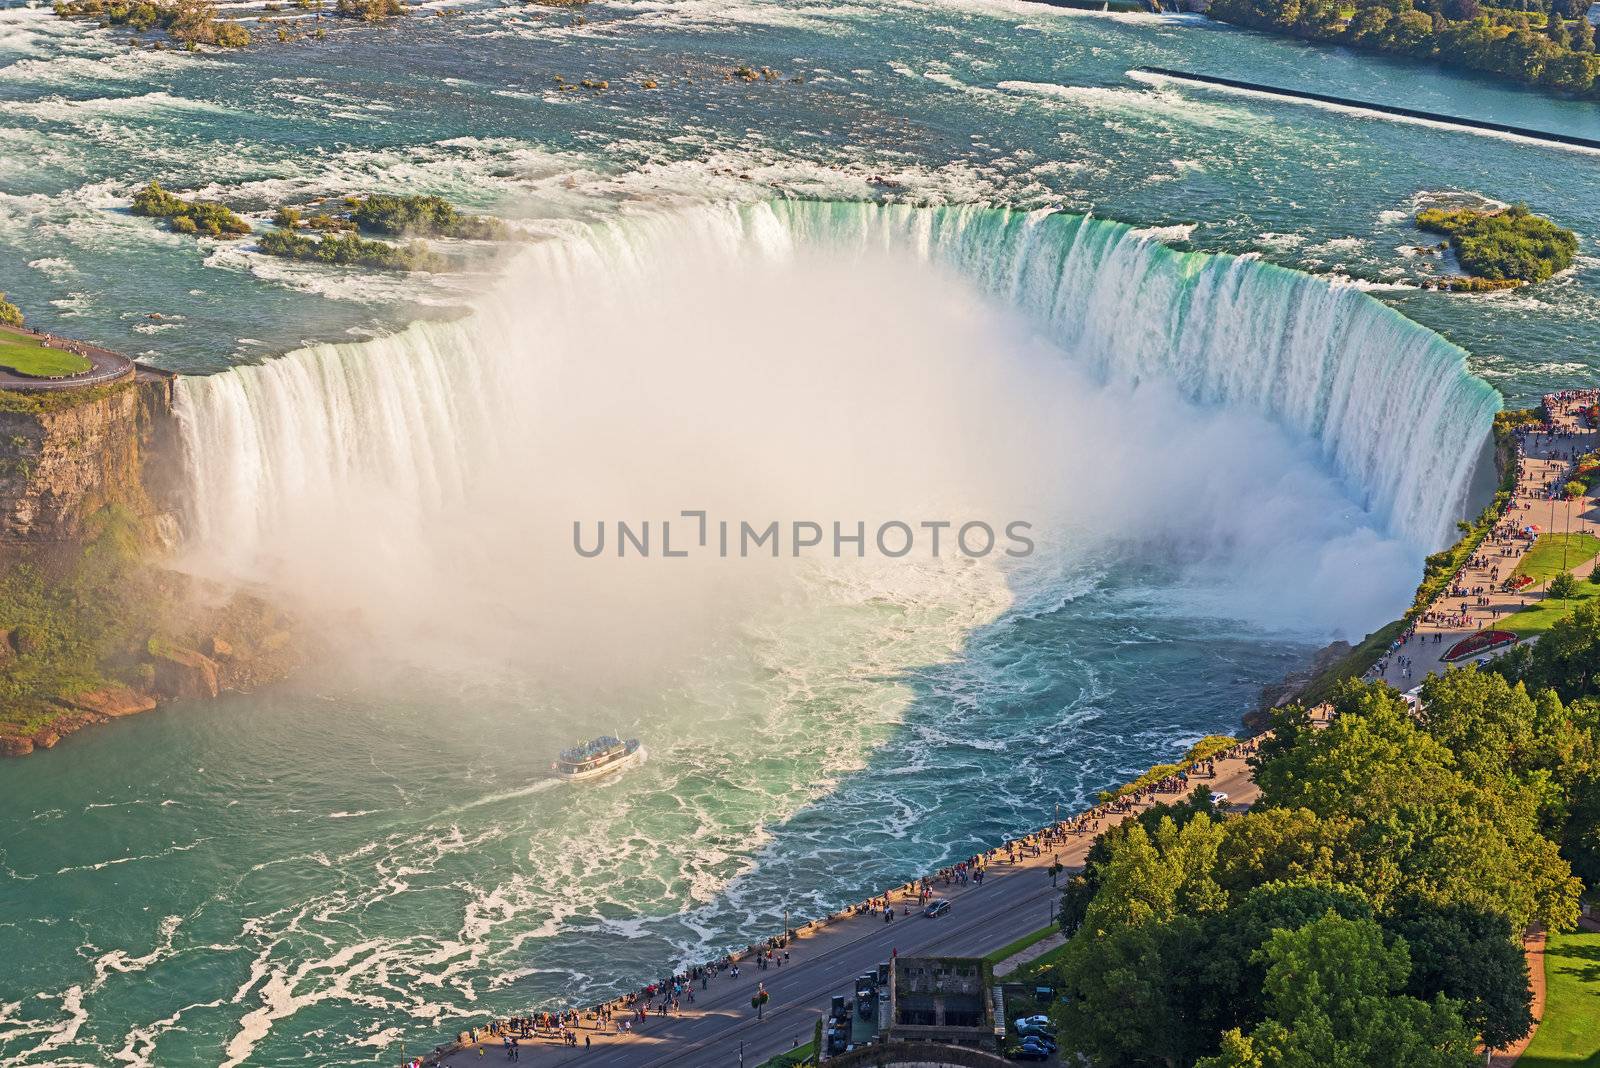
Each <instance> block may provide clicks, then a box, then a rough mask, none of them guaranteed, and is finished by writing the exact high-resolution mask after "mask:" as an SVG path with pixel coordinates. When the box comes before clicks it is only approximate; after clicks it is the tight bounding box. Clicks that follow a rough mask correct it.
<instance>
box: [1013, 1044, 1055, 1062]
mask: <svg viewBox="0 0 1600 1068" xmlns="http://www.w3.org/2000/svg"><path fill="white" fill-rule="evenodd" d="M1011 1059H1012V1060H1014V1061H1047V1060H1049V1059H1050V1054H1048V1053H1046V1052H1045V1051H1044V1049H1043V1048H1042V1047H1040V1046H1019V1047H1018V1048H1017V1049H1016V1050H1015V1051H1014V1052H1013V1053H1012V1054H1011Z"/></svg>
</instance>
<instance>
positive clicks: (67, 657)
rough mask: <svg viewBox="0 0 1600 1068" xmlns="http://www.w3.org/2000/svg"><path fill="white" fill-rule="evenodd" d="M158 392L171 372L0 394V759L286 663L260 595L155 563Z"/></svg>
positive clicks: (289, 649)
mask: <svg viewBox="0 0 1600 1068" xmlns="http://www.w3.org/2000/svg"><path fill="white" fill-rule="evenodd" d="M172 397H173V378H172V376H170V375H167V374H164V373H161V372H156V371H149V370H144V369H141V370H140V371H139V373H138V374H137V375H135V376H133V377H130V378H127V379H125V380H123V381H121V382H116V383H113V384H109V385H105V386H98V387H91V388H84V389H75V390H66V391H61V392H56V393H44V392H40V393H14V392H8V391H0V756H22V755H26V754H28V753H31V752H34V751H35V750H38V749H49V748H51V747H53V746H54V745H56V744H57V743H58V742H59V741H60V740H61V738H62V737H63V736H65V735H67V734H71V733H73V732H74V731H77V730H81V729H82V728H84V727H87V726H91V725H93V724H97V723H104V722H106V721H107V720H109V719H112V718H116V717H120V716H127V715H133V714H135V713H139V712H146V711H148V710H150V709H152V708H154V707H156V705H157V704H158V703H160V702H163V701H168V700H205V699H208V698H214V697H216V696H217V695H218V694H219V693H220V692H221V691H224V690H229V689H253V688H255V687H257V686H260V685H263V684H265V683H270V682H272V681H275V680H277V679H281V678H283V677H284V676H285V675H287V674H289V673H290V672H292V671H293V670H294V669H295V668H296V667H297V666H298V664H299V663H300V660H301V653H302V648H301V643H300V641H299V635H298V631H297V629H296V628H295V626H294V625H293V623H292V621H290V620H289V619H288V618H286V617H285V616H283V615H282V614H281V613H280V612H279V611H278V610H277V608H276V607H275V606H274V605H272V604H271V603H269V602H267V601H265V600H263V599H262V598H260V597H258V596H255V595H253V594H251V593H248V592H246V591H241V590H238V589H232V588H225V587H222V586H219V585H216V584H214V583H210V582H206V581H202V580H199V579H196V578H195V577H193V576H191V575H186V574H182V573H179V572H176V571H173V570H171V569H169V568H168V567H167V566H165V564H164V557H165V556H166V555H167V553H166V550H168V549H170V548H172V547H173V545H174V544H175V543H176V541H177V537H178V527H177V520H176V518H175V516H176V515H177V514H178V511H179V508H178V504H179V499H178V494H179V492H180V490H179V487H180V486H181V485H182V465H183V456H182V449H181V446H180V444H179V437H178V428H177V419H176V417H175V416H174V414H173V411H172Z"/></svg>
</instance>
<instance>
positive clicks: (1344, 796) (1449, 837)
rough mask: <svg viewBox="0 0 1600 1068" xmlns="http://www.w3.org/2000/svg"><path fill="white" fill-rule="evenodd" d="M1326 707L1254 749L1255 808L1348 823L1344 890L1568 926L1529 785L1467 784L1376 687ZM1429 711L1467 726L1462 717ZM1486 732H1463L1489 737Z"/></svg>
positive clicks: (1571, 898)
mask: <svg viewBox="0 0 1600 1068" xmlns="http://www.w3.org/2000/svg"><path fill="white" fill-rule="evenodd" d="M1541 644H1542V643H1541ZM1333 700H1334V704H1335V707H1336V708H1337V709H1339V711H1340V714H1339V715H1338V716H1336V718H1335V719H1334V721H1333V722H1332V723H1331V724H1329V725H1328V727H1327V728H1326V729H1323V730H1310V731H1303V732H1301V733H1299V734H1297V735H1296V736H1294V738H1293V739H1292V743H1291V744H1289V745H1288V746H1287V747H1282V746H1273V747H1271V748H1270V749H1269V747H1266V746H1264V747H1263V749H1264V750H1266V751H1267V755H1266V758H1265V760H1264V761H1263V763H1262V764H1261V766H1260V768H1259V770H1258V771H1257V773H1256V781H1257V782H1258V783H1259V784H1260V786H1261V790H1262V800H1261V805H1262V807H1264V808H1306V809H1309V810H1310V811H1312V812H1313V813H1315V814H1316V815H1318V816H1319V817H1321V818H1323V819H1329V818H1335V817H1342V818H1347V819H1352V820H1355V821H1357V822H1358V823H1359V824H1360V825H1361V826H1360V829H1359V830H1358V831H1357V832H1356V834H1355V836H1354V849H1355V852H1356V853H1357V854H1358V855H1359V857H1360V865H1359V870H1358V871H1356V872H1355V873H1354V874H1353V875H1351V876H1349V881H1351V882H1353V883H1355V884H1356V885H1358V886H1360V887H1361V889H1362V890H1364V891H1365V892H1366V893H1367V895H1368V896H1369V897H1371V898H1372V900H1373V902H1374V904H1376V905H1378V906H1379V907H1380V908H1381V907H1384V906H1385V904H1386V902H1387V901H1388V900H1389V898H1391V897H1392V896H1394V895H1396V894H1397V893H1400V892H1401V891H1406V892H1410V893H1421V894H1423V895H1425V896H1427V897H1429V898H1430V899H1432V900H1434V901H1438V902H1440V903H1446V902H1457V903H1463V904H1477V905H1480V906H1482V907H1484V908H1487V909H1498V910H1500V911H1503V912H1505V913H1506V914H1507V915H1508V916H1510V917H1511V919H1512V920H1513V922H1515V923H1517V924H1519V925H1521V924H1526V923H1530V922H1534V921H1541V922H1544V923H1547V924H1549V925H1550V926H1552V927H1555V928H1562V929H1564V928H1568V927H1570V926H1571V925H1572V924H1573V923H1575V922H1576V917H1577V895H1578V891H1579V889H1580V884H1578V882H1577V880H1575V879H1573V878H1572V875H1571V869H1570V866H1569V865H1568V864H1567V862H1566V861H1565V860H1564V859H1562V857H1561V856H1560V853H1559V850H1558V848H1557V846H1556V845H1555V843H1553V842H1552V841H1550V840H1549V839H1548V838H1546V837H1545V836H1544V835H1543V834H1541V833H1540V822H1539V820H1540V814H1541V804H1542V801H1543V793H1542V792H1541V790H1540V789H1539V788H1538V787H1537V786H1533V785H1522V784H1518V783H1516V782H1515V781H1511V782H1501V783H1496V784H1493V785H1486V784H1483V783H1480V782H1476V781H1474V780H1473V778H1472V777H1471V774H1470V773H1468V774H1464V773H1462V772H1461V771H1459V770H1458V768H1457V761H1456V758H1455V755H1454V754H1453V753H1452V752H1451V751H1450V750H1449V749H1448V748H1447V747H1446V746H1445V745H1444V744H1443V743H1441V742H1439V741H1437V740H1436V739H1434V738H1433V737H1431V736H1430V735H1429V734H1428V733H1427V732H1426V731H1425V730H1424V728H1423V726H1422V725H1421V724H1419V723H1418V722H1417V720H1416V718H1415V717H1414V716H1413V715H1412V713H1411V710H1410V706H1409V705H1407V704H1406V703H1405V702H1404V701H1402V700H1401V699H1400V696H1399V694H1397V693H1396V692H1395V691H1394V690H1392V689H1391V688H1389V687H1388V686H1385V685H1383V684H1382V683H1371V684H1364V683H1351V684H1347V685H1346V686H1344V687H1342V688H1341V689H1340V690H1339V691H1338V692H1336V694H1335V696H1334V699H1333ZM1428 714H1429V715H1430V716H1441V717H1448V719H1447V721H1448V722H1450V723H1457V722H1459V723H1461V724H1471V723H1473V722H1474V721H1473V719H1472V717H1471V715H1469V714H1462V715H1460V716H1457V715H1454V714H1451V713H1448V712H1447V711H1446V710H1433V709H1430V710H1429V713H1428ZM1486 723H1487V720H1486ZM1486 723H1485V724H1484V725H1479V726H1477V727H1474V728H1473V729H1483V730H1487V729H1488V726H1487V725H1486ZM1452 729H1455V728H1452ZM1461 729H1463V730H1464V729H1466V728H1465V727H1462V728H1461Z"/></svg>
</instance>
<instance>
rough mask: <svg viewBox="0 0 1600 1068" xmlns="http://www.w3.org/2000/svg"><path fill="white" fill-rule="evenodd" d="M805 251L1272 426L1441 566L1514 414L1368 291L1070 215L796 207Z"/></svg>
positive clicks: (789, 221)
mask: <svg viewBox="0 0 1600 1068" xmlns="http://www.w3.org/2000/svg"><path fill="white" fill-rule="evenodd" d="M773 211H774V213H775V214H776V215H777V217H778V218H779V219H780V220H781V225H782V226H783V227H784V229H785V230H786V231H787V232H788V233H790V234H792V235H794V239H798V240H805V239H811V240H816V241H827V242H831V243H833V244H835V245H841V246H849V245H856V246H875V245H882V246H889V247H901V248H909V249H914V250H916V251H917V252H918V253H919V254H920V255H922V256H924V257H927V258H929V259H933V260H937V261H939V262H941V263H944V264H947V265H949V266H950V267H952V268H954V269H955V270H957V271H959V272H960V273H961V274H962V275H964V276H966V277H968V278H970V279H973V280H974V281H976V282H977V283H978V284H980V285H981V286H983V287H984V288H985V289H986V290H987V291H988V292H990V293H991V294H993V295H994V296H995V297H997V298H999V299H1001V300H1003V301H1005V302H1007V303H1009V304H1011V305H1012V306H1014V307H1016V308H1018V309H1021V310H1022V311H1023V312H1024V313H1025V314H1026V315H1027V316H1029V317H1030V319H1032V320H1033V321H1034V322H1035V323H1037V324H1038V325H1039V327H1040V329H1042V330H1043V331H1044V332H1045V333H1046V334H1047V335H1048V336H1049V337H1050V338H1051V340H1052V341H1053V342H1055V343H1056V344H1057V345H1058V346H1059V347H1060V348H1062V349H1063V350H1065V351H1066V352H1068V353H1070V354H1071V355H1072V356H1073V357H1075V358H1076V359H1078V360H1081V361H1082V362H1083V363H1084V365H1086V366H1088V367H1091V368H1093V369H1095V370H1096V371H1098V372H1099V373H1100V374H1102V375H1104V376H1105V377H1107V378H1111V379H1119V378H1120V379H1124V380H1135V381H1137V380H1142V379H1158V380H1169V381H1171V382H1173V383H1174V384H1175V385H1176V386H1177V388H1178V389H1179V390H1180V392H1182V394H1183V395H1184V396H1186V397H1188V398H1189V399H1190V400H1192V401H1195V402H1197V403H1200V404H1205V405H1216V406H1226V407H1242V408H1246V409H1250V410H1253V411H1256V412H1260V413H1262V414H1265V415H1267V416H1268V417H1270V418H1272V419H1275V420H1277V421H1279V422H1280V423H1282V424H1283V425H1284V426H1286V427H1287V428H1288V429H1289V430H1290V431H1292V432H1293V433H1295V434H1298V435H1302V436H1304V437H1306V438H1309V439H1311V440H1313V441H1315V442H1316V443H1317V444H1318V447H1319V448H1320V450H1321V451H1322V453H1323V455H1324V457H1325V458H1326V459H1327V460H1328V461H1329V462H1330V463H1331V464H1332V466H1333V467H1334V469H1335V470H1336V471H1337V472H1338V473H1339V475H1340V476H1341V477H1343V478H1344V479H1345V480H1346V481H1347V482H1348V483H1349V484H1350V485H1351V486H1353V487H1355V488H1356V490H1357V491H1358V492H1359V493H1360V494H1361V495H1362V496H1363V497H1364V501H1363V503H1364V504H1365V505H1366V506H1367V507H1368V508H1369V509H1370V510H1372V511H1373V512H1375V513H1376V514H1378V515H1379V516H1380V517H1382V518H1384V519H1385V520H1386V521H1387V522H1388V524H1389V526H1390V529H1391V530H1392V531H1393V532H1394V533H1395V534H1397V535H1399V536H1401V537H1403V538H1405V539H1406V540H1408V541H1410V542H1411V543H1412V544H1414V545H1417V546H1420V547H1422V548H1424V549H1427V550H1430V551H1431V550H1432V549H1434V548H1437V547H1439V546H1440V545H1441V544H1443V543H1444V542H1446V541H1447V540H1449V535H1450V531H1451V529H1452V527H1453V524H1454V521H1455V519H1456V518H1458V517H1459V516H1460V514H1461V512H1462V508H1463V506H1464V503H1465V499H1466V496H1467V492H1468V489H1469V486H1470V483H1471V479H1472V475H1473V471H1474V469H1475V468H1476V466H1477V464H1478V462H1479V460H1480V458H1481V456H1482V453H1483V446H1484V442H1485V440H1486V438H1487V434H1488V429H1489V424H1490V422H1491V421H1492V420H1493V417H1494V413H1495V411H1497V410H1498V409H1499V406H1500V401H1499V396H1498V394H1497V393H1496V392H1495V391H1494V389H1493V388H1491V387H1490V386H1489V385H1488V384H1487V383H1485V382H1484V381H1482V380H1481V379H1479V378H1477V377H1475V376H1473V375H1472V374H1470V373H1469V372H1468V371H1467V368H1466V353H1465V352H1463V351H1462V350H1461V349H1460V348H1458V347H1456V346H1454V345H1452V344H1450V343H1449V342H1447V341H1445V340H1444V339H1443V338H1442V337H1440V336H1439V335H1438V334H1436V333H1434V332H1433V331H1431V330H1429V329H1427V328H1426V327H1423V326H1420V325H1418V324H1417V323H1414V322H1412V321H1411V320H1409V319H1407V318H1406V317H1405V316H1403V315H1401V314H1400V313H1399V312H1397V311H1395V310H1394V309H1392V308H1390V307H1388V306H1387V305H1385V304H1382V303H1380V302H1379V301H1377V300H1374V299H1372V298H1371V297H1369V296H1367V295H1366V294H1364V293H1362V292H1360V291H1359V290H1357V289H1355V288H1353V287H1350V286H1344V285H1338V284H1329V283H1328V282H1326V281H1324V280H1322V279H1318V278H1315V277H1313V276H1311V275H1307V274H1304V273H1301V272H1299V271H1292V270H1288V269H1285V268H1281V267H1277V266H1274V265H1271V264H1266V263H1262V262H1259V261H1258V260H1255V259H1253V258H1249V257H1235V256H1226V255H1213V254H1207V253H1199V252H1187V253H1185V252H1178V251H1175V250H1173V249H1170V248H1168V247H1166V246H1164V245H1162V244H1160V243H1159V241H1157V240H1156V239H1155V237H1154V236H1153V235H1152V234H1150V233H1147V232H1141V231H1139V230H1136V229H1133V228H1131V227H1129V226H1126V225H1123V224H1120V223H1113V222H1103V221H1100V220H1095V219H1090V218H1084V217H1079V216H1072V215H1065V214H1059V213H1031V214H1022V213H1017V212H1008V211H994V210H981V209H943V210H933V211H929V210H920V209H915V208H901V207H874V206H869V205H861V204H822V205H818V204H805V203H785V204H782V205H778V206H775V207H774V209H773Z"/></svg>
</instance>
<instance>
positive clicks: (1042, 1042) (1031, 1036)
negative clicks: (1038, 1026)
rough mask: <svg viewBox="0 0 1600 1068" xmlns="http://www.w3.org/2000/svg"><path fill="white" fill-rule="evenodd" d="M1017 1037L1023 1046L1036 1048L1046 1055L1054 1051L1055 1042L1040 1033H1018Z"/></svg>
mask: <svg viewBox="0 0 1600 1068" xmlns="http://www.w3.org/2000/svg"><path fill="white" fill-rule="evenodd" d="M1018 1036H1019V1037H1020V1038H1021V1039H1022V1044H1023V1045H1024V1046H1038V1047H1039V1048H1040V1049H1042V1050H1044V1051H1045V1052H1046V1053H1054V1052H1055V1051H1056V1040H1055V1039H1053V1038H1051V1037H1050V1036H1049V1035H1047V1034H1044V1033H1043V1032H1041V1031H1019V1032H1018Z"/></svg>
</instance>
